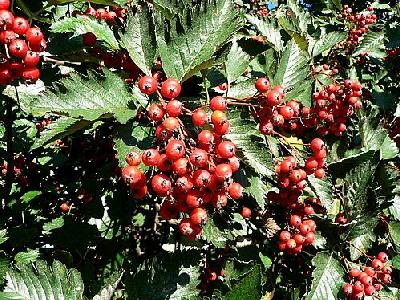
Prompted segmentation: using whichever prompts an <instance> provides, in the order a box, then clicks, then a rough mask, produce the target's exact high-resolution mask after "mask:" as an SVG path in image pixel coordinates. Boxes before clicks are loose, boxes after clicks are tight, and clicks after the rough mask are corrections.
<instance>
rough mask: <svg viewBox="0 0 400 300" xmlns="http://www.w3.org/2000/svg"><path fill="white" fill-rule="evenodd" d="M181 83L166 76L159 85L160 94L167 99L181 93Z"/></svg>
mask: <svg viewBox="0 0 400 300" xmlns="http://www.w3.org/2000/svg"><path fill="white" fill-rule="evenodd" d="M181 89H182V88H181V85H180V83H179V81H178V80H176V79H174V78H168V79H167V80H165V81H164V82H163V84H162V86H161V95H162V96H163V97H165V98H167V99H172V98H176V97H178V96H179V94H180V93H181Z"/></svg>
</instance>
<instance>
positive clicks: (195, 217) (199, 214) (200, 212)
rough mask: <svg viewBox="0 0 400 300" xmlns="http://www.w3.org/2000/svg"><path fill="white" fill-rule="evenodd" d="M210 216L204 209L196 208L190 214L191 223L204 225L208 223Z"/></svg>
mask: <svg viewBox="0 0 400 300" xmlns="http://www.w3.org/2000/svg"><path fill="white" fill-rule="evenodd" d="M207 219H208V214H207V211H206V210H204V209H203V208H200V207H198V208H195V209H194V210H193V211H192V212H191V214H190V222H191V223H192V224H194V225H202V224H203V223H205V222H207Z"/></svg>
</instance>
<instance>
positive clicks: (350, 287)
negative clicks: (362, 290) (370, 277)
mask: <svg viewBox="0 0 400 300" xmlns="http://www.w3.org/2000/svg"><path fill="white" fill-rule="evenodd" d="M343 292H344V293H345V294H346V295H351V293H352V292H353V285H351V284H350V283H346V284H345V285H344V286H343Z"/></svg>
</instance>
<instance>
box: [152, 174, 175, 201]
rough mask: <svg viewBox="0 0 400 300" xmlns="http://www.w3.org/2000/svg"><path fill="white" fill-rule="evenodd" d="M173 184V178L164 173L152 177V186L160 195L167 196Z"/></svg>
mask: <svg viewBox="0 0 400 300" xmlns="http://www.w3.org/2000/svg"><path fill="white" fill-rule="evenodd" d="M171 186H172V183H171V179H170V178H169V177H168V176H166V175H164V174H157V175H154V176H153V178H152V179H151V187H152V188H153V190H154V192H155V193H156V194H157V195H158V196H166V195H167V194H168V192H169V191H170V190H171Z"/></svg>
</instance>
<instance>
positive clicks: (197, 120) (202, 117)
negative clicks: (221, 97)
mask: <svg viewBox="0 0 400 300" xmlns="http://www.w3.org/2000/svg"><path fill="white" fill-rule="evenodd" d="M192 122H193V124H194V125H195V126H203V125H204V124H206V123H207V113H206V112H205V111H204V109H201V108H198V109H196V110H195V111H194V112H193V115H192Z"/></svg>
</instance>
